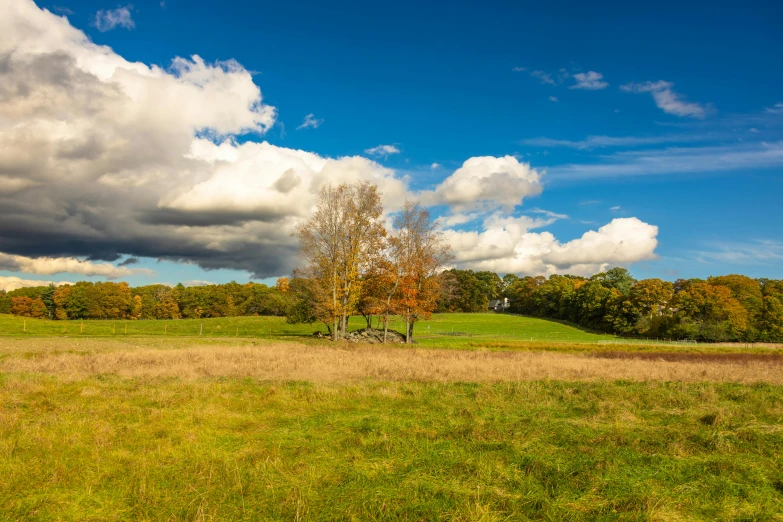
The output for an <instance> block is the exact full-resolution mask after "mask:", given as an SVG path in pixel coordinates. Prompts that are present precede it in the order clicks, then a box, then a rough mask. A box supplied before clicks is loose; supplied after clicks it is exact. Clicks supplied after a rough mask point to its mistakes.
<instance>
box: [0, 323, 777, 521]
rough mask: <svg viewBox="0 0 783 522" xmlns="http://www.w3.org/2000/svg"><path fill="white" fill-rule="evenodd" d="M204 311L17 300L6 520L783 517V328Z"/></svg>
mask: <svg viewBox="0 0 783 522" xmlns="http://www.w3.org/2000/svg"><path fill="white" fill-rule="evenodd" d="M163 323H165V324H167V325H168V329H167V331H166V335H165V336H164V335H163V334H162V333H158V332H157V330H158V329H160V327H161V326H164V324H163ZM199 323H200V322H198V323H194V322H193V321H166V322H164V321H137V322H133V323H132V324H131V323H130V322H129V323H128V326H129V329H130V331H129V333H128V334H127V335H126V334H125V333H124V332H123V333H120V331H119V328H120V326H121V325H124V323H120V322H117V324H116V325H114V326H112V325H111V323H110V322H108V321H85V323H84V331H83V332H81V333H79V332H78V331H73V330H72V331H67V330H66V331H65V332H63V331H57V330H56V329H55V328H58V327H59V328H63V327H64V328H79V327H80V324H79V323H78V322H73V324H66V325H62V324H60V323H57V322H51V321H40V322H38V321H33V320H29V319H28V320H27V323H26V325H25V324H24V323H20V319H19V318H11V317H9V316H0V520H42V521H44V520H47V521H48V520H52V521H54V520H324V521H327V520H329V521H331V520H411V521H418V520H461V521H468V520H482V521H501V520H542V519H543V520H783V459H781V458H780V455H781V453H782V452H783V352H781V350H779V349H773V348H764V349H761V348H757V349H756V350H749V349H741V348H739V347H733V348H732V347H718V348H714V349H712V348H710V347H704V346H696V347H694V346H671V347H669V346H664V347H661V346H660V345H650V346H640V345H606V344H599V341H602V339H600V336H596V337H599V338H595V337H593V336H594V334H591V333H590V332H584V331H582V330H579V329H577V328H573V327H570V326H567V325H561V324H559V323H551V322H547V321H540V320H535V319H529V318H517V317H511V316H499V315H491V314H478V315H474V316H466V315H461V314H460V315H456V314H455V315H454V316H436V317H434V318H433V321H432V322H431V323H430V325H429V326H430V335H429V336H424V334H423V333H422V339H421V340H420V342H419V344H417V345H414V346H413V347H406V346H389V345H387V346H378V345H372V346H370V345H360V344H359V345H357V344H349V343H338V344H335V343H331V342H329V341H323V340H317V339H314V338H313V337H312V332H313V331H314V328H313V327H310V326H307V325H305V326H301V325H286V324H285V323H284V322H282V321H281V320H280V319H276V318H230V319H214V320H204V321H203V325H204V326H203V331H202V335H201V336H199V335H198V333H199V332H198V331H197V330H195V328H194V327H195V326H196V325H198V326H199V328H200V324H199ZM547 323H548V324H547ZM208 325H209V326H208ZM352 325H353V326H354V327H361V326H364V324H363V321H362V322H359V321H357V322H355V323H352ZM19 326H22V328H23V329H24V328H25V326H26V328H27V329H28V331H27V332H24V331H23V332H21V333H20V332H18V331H16V332H9V330H10V329H17V328H18V327H19ZM218 326H220V328H217V327H218ZM232 326H233V327H234V329H235V331H234V332H233V334H234V335H231V332H226V330H229V329H230V328H231V327H232ZM178 327H179V329H177V328H178ZM109 328H112V330H109ZM135 328H138V330H135ZM237 328H247V329H248V332H247V333H246V334H245V336H244V337H243V336H242V335H239V336H238V335H237V332H236V329H237ZM265 328H269V329H270V330H271V333H267V332H265V331H264V329H265ZM452 328H454V331H455V335H451V329H452ZM469 329H470V330H472V332H471V333H472V334H473V335H472V336H471V337H468V336H463V335H456V333H464V332H466V331H468V330H469ZM533 331H536V332H537V334H538V335H549V334H555V333H563V332H567V333H564V336H566V335H570V336H573V337H571V338H566V339H564V340H560V339H556V340H549V341H546V340H539V341H535V340H534V341H533V342H531V341H529V340H527V341H525V340H523V336H528V334H529V333H530V332H533ZM145 332H146V333H145ZM441 332H443V333H441ZM9 334H10V335H9ZM240 334H241V331H240ZM515 335H518V336H519V338H516V337H514V336H515ZM298 336H301V337H298ZM495 337H499V338H500V339H497V340H496V339H495ZM454 343H464V344H454ZM460 348H470V349H460Z"/></svg>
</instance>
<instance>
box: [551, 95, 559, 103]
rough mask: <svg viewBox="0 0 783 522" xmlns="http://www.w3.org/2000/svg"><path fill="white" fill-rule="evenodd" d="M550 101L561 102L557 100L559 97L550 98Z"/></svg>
mask: <svg viewBox="0 0 783 522" xmlns="http://www.w3.org/2000/svg"><path fill="white" fill-rule="evenodd" d="M549 101H551V102H558V101H560V100H558V99H557V96H550V97H549Z"/></svg>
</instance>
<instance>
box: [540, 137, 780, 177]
mask: <svg viewBox="0 0 783 522" xmlns="http://www.w3.org/2000/svg"><path fill="white" fill-rule="evenodd" d="M604 161H605V162H604V163H589V164H583V165H579V164H576V165H574V164H571V165H564V166H561V167H552V168H550V169H549V170H548V175H549V176H550V177H551V178H554V179H592V178H611V177H625V176H647V175H667V174H680V173H686V172H716V171H728V170H740V169H754V168H755V169H761V168H773V167H781V166H783V142H777V143H753V144H739V145H727V146H714V147H673V148H668V149H659V150H642V151H625V152H618V153H615V154H612V155H611V156H606V157H604Z"/></svg>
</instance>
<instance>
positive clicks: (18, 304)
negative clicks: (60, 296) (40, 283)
mask: <svg viewBox="0 0 783 522" xmlns="http://www.w3.org/2000/svg"><path fill="white" fill-rule="evenodd" d="M11 313H12V314H14V315H19V316H22V317H32V318H34V319H43V318H44V317H46V305H45V304H44V302H43V300H41V298H40V297H37V298H35V299H33V298H31V297H26V296H21V297H12V298H11Z"/></svg>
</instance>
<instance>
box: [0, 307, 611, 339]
mask: <svg viewBox="0 0 783 522" xmlns="http://www.w3.org/2000/svg"><path fill="white" fill-rule="evenodd" d="M349 326H350V329H351V330H357V329H360V328H364V327H365V326H366V322H365V320H364V318H362V317H352V318H351V320H350V322H349ZM373 326H376V322H373ZM390 328H392V329H395V330H398V331H402V330H403V324H402V322H401V321H399V320H395V321H393V322H392V323H391V324H390ZM316 331H321V332H324V333H326V327H325V326H324V325H323V324H319V323H315V324H312V325H308V324H297V325H292V324H287V323H286V322H285V319H284V318H282V317H219V318H213V319H180V320H166V321H163V320H142V321H126V320H116V321H112V320H106V321H102V320H86V321H49V320H42V319H25V318H23V317H16V316H11V315H0V335H6V336H24V335H27V336H62V335H68V336H74V335H83V336H89V337H105V336H163V335H168V336H177V337H198V336H201V337H242V338H249V337H250V338H269V337H292V336H311V335H312V334H313V333H314V332H316ZM414 337H415V338H416V339H417V340H418V341H419V342H420V343H421V344H423V345H432V344H439V345H441V344H447V345H451V344H463V343H465V342H466V341H469V340H477V339H480V340H495V339H497V340H515V341H531V340H532V341H555V342H557V341H563V342H590V341H599V340H603V339H613V338H614V337H613V336H611V335H603V334H595V333H590V332H585V331H583V330H580V329H579V328H576V327H574V326H570V325H567V324H562V323H559V322H555V321H550V320H546V319H537V318H532V317H520V316H512V315H502V314H492V313H486V314H435V315H434V316H433V317H432V319H431V320H430V321H421V322H418V323H416V326H415V330H414Z"/></svg>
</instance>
